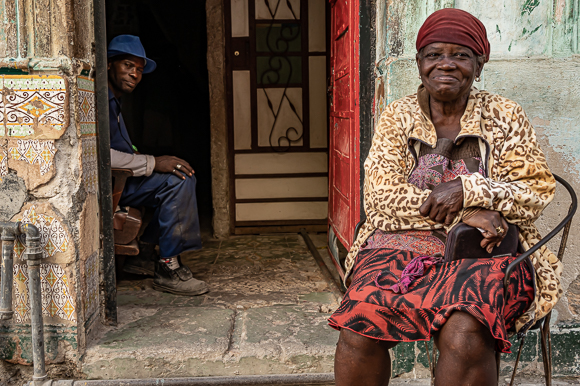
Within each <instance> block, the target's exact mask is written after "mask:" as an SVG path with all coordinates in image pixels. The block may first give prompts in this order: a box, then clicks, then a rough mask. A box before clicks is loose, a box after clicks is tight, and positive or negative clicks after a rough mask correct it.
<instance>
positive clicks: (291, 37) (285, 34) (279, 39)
mask: <svg viewBox="0 0 580 386" xmlns="http://www.w3.org/2000/svg"><path fill="white" fill-rule="evenodd" d="M263 1H264V3H265V5H266V7H267V8H268V12H269V13H270V16H271V21H270V23H269V25H268V28H267V33H266V39H265V42H266V46H267V51H268V53H270V56H269V57H268V59H267V66H266V67H265V69H264V70H263V71H262V72H261V75H260V77H259V84H261V85H272V84H280V85H281V86H283V89H284V91H283V93H282V98H281V100H280V103H279V105H278V107H277V108H275V107H274V103H273V102H272V97H271V95H269V94H268V91H267V88H262V89H261V91H262V92H263V93H264V96H265V97H266V100H267V104H268V108H269V109H270V111H271V113H272V115H273V117H274V122H273V123H272V127H271V128H270V134H269V138H268V140H269V144H270V148H271V149H272V150H274V151H276V152H286V151H288V150H289V149H290V147H291V146H292V145H293V144H296V143H299V142H300V141H301V140H302V138H303V136H304V123H303V120H302V117H301V116H300V114H299V113H298V110H297V108H296V106H295V104H294V103H293V102H292V100H291V99H290V98H289V96H288V93H287V91H288V88H289V86H290V84H291V83H293V82H292V81H293V80H294V76H296V73H297V70H296V68H294V67H295V63H293V60H292V57H291V56H290V54H291V52H292V49H293V48H295V47H296V46H298V47H300V39H301V31H300V30H301V26H300V24H298V23H286V22H284V23H276V21H275V19H274V17H275V15H276V13H277V11H278V8H279V7H280V4H281V2H282V0H278V2H276V5H275V7H274V10H272V8H271V7H270V1H268V0H263ZM285 3H286V6H287V7H288V9H289V10H290V12H291V13H292V16H293V18H294V20H298V18H297V17H296V13H295V11H294V9H293V8H292V3H291V2H290V1H289V0H286V1H285ZM296 53H297V54H299V53H300V51H297V52H296ZM259 72H260V71H259ZM301 78H302V77H301V76H300V80H301ZM284 101H286V102H287V103H288V105H289V107H290V109H291V111H292V113H293V114H294V115H295V116H296V118H297V119H298V120H299V121H300V127H299V128H296V127H294V126H289V127H287V128H286V129H285V130H283V134H282V135H280V136H279V137H278V138H276V136H275V133H274V131H275V128H276V124H277V123H278V122H279V117H280V113H281V110H282V108H283V106H284Z"/></svg>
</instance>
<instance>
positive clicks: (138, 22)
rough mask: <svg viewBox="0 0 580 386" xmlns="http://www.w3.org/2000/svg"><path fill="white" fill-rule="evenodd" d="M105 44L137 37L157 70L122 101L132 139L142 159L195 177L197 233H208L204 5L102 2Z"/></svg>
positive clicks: (169, 1) (128, 0)
mask: <svg viewBox="0 0 580 386" xmlns="http://www.w3.org/2000/svg"><path fill="white" fill-rule="evenodd" d="M106 9H107V41H110V40H111V39H112V38H113V37H115V36H117V35H121V34H131V35H136V36H139V38H140V39H141V42H142V43H143V46H144V47H145V50H146V52H147V56H148V57H150V58H151V59H153V60H155V61H156V62H157V69H156V70H155V71H153V72H152V73H150V74H146V75H144V76H143V80H142V81H141V83H140V84H139V85H138V86H137V88H136V89H135V91H134V92H133V93H131V94H129V95H127V96H125V97H124V98H123V101H122V103H123V117H124V119H125V122H126V124H127V129H128V131H129V135H130V137H131V140H132V141H133V143H134V144H135V146H136V147H137V148H138V150H139V152H141V153H143V154H151V155H154V156H161V155H173V156H176V157H179V158H182V159H184V160H185V161H187V162H188V163H189V164H190V165H191V166H192V167H193V169H194V170H195V174H196V178H197V201H198V210H199V216H200V223H201V228H202V233H208V232H211V218H212V214H213V209H212V195H211V183H212V179H211V160H210V115H209V87H208V75H207V60H206V52H207V32H206V11H205V1H183V0H166V1H163V2H158V1H153V0H145V1H143V0H107V1H106Z"/></svg>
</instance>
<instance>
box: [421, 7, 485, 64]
mask: <svg viewBox="0 0 580 386" xmlns="http://www.w3.org/2000/svg"><path fill="white" fill-rule="evenodd" d="M431 43H453V44H460V45H462V46H465V47H469V48H471V50H472V51H473V52H474V53H475V54H477V55H485V61H486V62H487V61H488V60H489V51H490V47H489V41H488V40H487V32H486V30H485V26H484V25H483V23H482V22H481V21H479V19H478V18H476V17H475V16H473V15H472V14H470V13H469V12H465V11H462V10H460V9H455V8H444V9H440V10H439V11H436V12H433V13H432V14H431V16H429V17H428V18H427V20H425V23H423V25H422V26H421V29H419V35H418V36H417V51H419V50H420V49H421V48H423V47H425V46H426V45H428V44H431Z"/></svg>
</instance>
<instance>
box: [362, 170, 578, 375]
mask: <svg viewBox="0 0 580 386" xmlns="http://www.w3.org/2000/svg"><path fill="white" fill-rule="evenodd" d="M554 177H555V178H556V181H557V182H559V183H560V184H561V185H562V186H563V187H564V188H565V189H566V191H567V192H568V194H569V195H570V199H571V203H570V207H569V209H568V214H567V215H566V217H564V219H563V220H562V221H560V223H559V224H558V225H557V226H556V227H555V228H554V229H552V231H551V232H550V233H548V234H547V235H546V236H545V237H544V238H542V240H540V242H538V243H537V244H536V245H534V246H533V247H532V248H530V249H529V250H527V251H526V252H524V253H522V254H521V255H520V256H518V258H517V259H515V260H514V261H513V262H512V263H511V264H509V265H508V267H507V269H506V275H505V279H504V300H506V301H507V294H508V291H507V289H508V285H509V279H510V275H511V273H512V272H513V271H514V269H515V268H516V267H517V266H518V265H519V264H520V263H521V262H522V261H524V260H525V259H527V258H528V257H529V256H531V255H532V254H533V253H534V252H536V251H537V250H539V249H540V248H541V247H542V246H544V245H545V244H546V243H548V241H550V240H551V239H553V238H554V236H556V235H557V234H558V233H560V231H562V229H564V232H563V233H562V238H561V239H560V248H559V249H558V255H557V256H558V259H559V260H560V261H562V258H563V257H564V251H565V249H566V243H567V242H568V234H569V233H570V226H571V225H572V218H573V217H574V214H575V213H576V209H577V208H578V199H577V197H576V192H574V189H573V188H572V186H571V185H570V184H569V183H568V182H567V181H566V180H564V179H563V178H562V177H560V176H557V175H555V174H554ZM365 221H366V219H363V220H361V221H360V222H359V223H358V224H356V227H355V229H354V239H355V240H356V238H357V236H358V233H359V231H360V228H361V227H362V226H363V224H364V222H365ZM504 303H505V301H504ZM551 316H552V312H551V311H550V312H549V313H548V315H546V316H545V317H543V318H542V319H541V320H538V321H537V322H536V324H534V325H533V326H532V327H531V328H530V330H539V332H540V338H541V346H542V361H543V363H544V377H545V380H546V386H552V344H551V340H550V318H551ZM524 340H525V335H522V336H520V347H519V350H518V354H517V356H516V363H515V364H514V370H513V373H512V378H511V381H510V386H512V385H513V383H514V380H515V375H516V371H517V368H518V364H519V361H520V356H521V353H522V348H523V347H524ZM425 348H426V350H427V357H428V359H429V370H430V371H431V383H432V384H433V380H434V378H435V364H436V361H437V359H436V351H435V344H433V352H432V355H429V346H428V343H427V342H425ZM496 361H497V375H498V377H499V369H500V363H501V362H500V353H499V352H498V353H496Z"/></svg>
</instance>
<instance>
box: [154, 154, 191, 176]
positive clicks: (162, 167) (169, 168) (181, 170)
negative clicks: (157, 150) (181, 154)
mask: <svg viewBox="0 0 580 386" xmlns="http://www.w3.org/2000/svg"><path fill="white" fill-rule="evenodd" d="M153 170H154V171H156V172H158V173H173V174H175V175H176V176H178V177H179V178H181V179H184V180H185V176H186V175H187V176H190V177H191V176H193V173H194V171H193V168H192V167H191V166H190V165H189V164H188V163H187V161H184V160H182V159H181V158H177V157H173V156H170V155H162V156H161V157H155V169H153Z"/></svg>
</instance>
